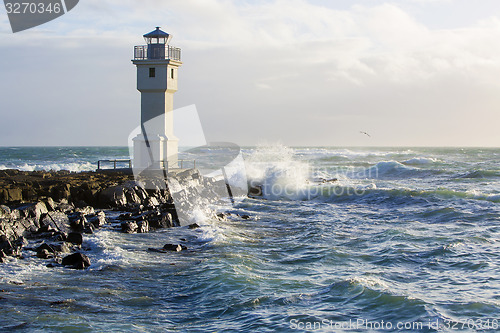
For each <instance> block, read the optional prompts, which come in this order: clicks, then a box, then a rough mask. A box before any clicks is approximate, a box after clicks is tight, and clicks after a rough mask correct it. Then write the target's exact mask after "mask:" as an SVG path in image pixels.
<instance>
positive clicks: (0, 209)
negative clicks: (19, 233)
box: [0, 205, 12, 219]
mask: <svg viewBox="0 0 500 333" xmlns="http://www.w3.org/2000/svg"><path fill="white" fill-rule="evenodd" d="M11 212H12V211H11V210H10V208H9V207H7V206H3V205H1V206H0V219H8V218H10V214H11Z"/></svg>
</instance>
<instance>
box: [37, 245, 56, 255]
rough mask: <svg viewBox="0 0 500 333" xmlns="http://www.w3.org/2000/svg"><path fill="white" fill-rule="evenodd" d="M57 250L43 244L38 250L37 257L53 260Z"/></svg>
mask: <svg viewBox="0 0 500 333" xmlns="http://www.w3.org/2000/svg"><path fill="white" fill-rule="evenodd" d="M55 254H56V250H55V249H54V248H53V247H52V246H50V245H49V244H47V243H43V244H42V245H40V246H39V247H38V248H37V249H36V256H37V257H38V258H41V259H49V258H53V257H54V256H55Z"/></svg>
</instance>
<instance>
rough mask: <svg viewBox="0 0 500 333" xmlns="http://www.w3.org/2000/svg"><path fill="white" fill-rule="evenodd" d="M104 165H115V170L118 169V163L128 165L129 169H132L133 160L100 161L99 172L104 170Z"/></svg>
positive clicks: (98, 162) (98, 164)
mask: <svg viewBox="0 0 500 333" xmlns="http://www.w3.org/2000/svg"><path fill="white" fill-rule="evenodd" d="M103 163H113V169H116V166H117V164H118V163H128V167H129V168H132V160H99V161H97V170H102V168H101V167H102V164H103Z"/></svg>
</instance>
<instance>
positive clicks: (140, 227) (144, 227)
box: [137, 221, 149, 234]
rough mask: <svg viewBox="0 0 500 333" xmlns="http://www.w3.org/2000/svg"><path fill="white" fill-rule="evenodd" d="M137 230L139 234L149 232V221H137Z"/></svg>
mask: <svg viewBox="0 0 500 333" xmlns="http://www.w3.org/2000/svg"><path fill="white" fill-rule="evenodd" d="M137 232H138V233H140V234H144V233H147V232H149V223H148V221H141V222H138V223H137Z"/></svg>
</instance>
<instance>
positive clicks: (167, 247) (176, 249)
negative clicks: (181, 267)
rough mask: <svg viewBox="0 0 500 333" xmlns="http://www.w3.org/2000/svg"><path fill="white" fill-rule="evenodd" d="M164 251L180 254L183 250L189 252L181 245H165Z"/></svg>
mask: <svg viewBox="0 0 500 333" xmlns="http://www.w3.org/2000/svg"><path fill="white" fill-rule="evenodd" d="M163 249H164V250H166V251H174V252H180V251H182V250H187V247H186V246H184V245H181V244H165V245H163Z"/></svg>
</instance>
